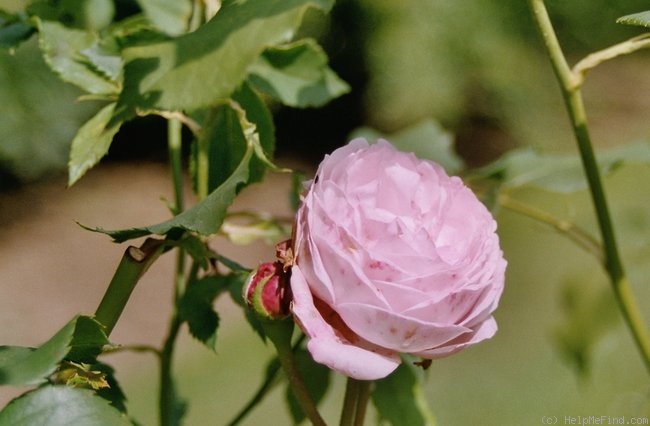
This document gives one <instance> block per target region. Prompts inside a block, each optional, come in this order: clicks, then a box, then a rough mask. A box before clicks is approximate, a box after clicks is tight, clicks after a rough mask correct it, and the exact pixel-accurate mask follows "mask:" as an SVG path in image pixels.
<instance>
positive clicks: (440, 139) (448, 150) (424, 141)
mask: <svg viewBox="0 0 650 426" xmlns="http://www.w3.org/2000/svg"><path fill="white" fill-rule="evenodd" d="M351 137H364V138H366V139H367V140H368V142H371V143H372V142H375V141H376V140H377V139H379V138H382V139H386V140H388V141H389V142H390V143H392V144H393V145H394V146H395V147H396V148H397V149H399V150H400V151H405V152H412V153H414V154H415V155H416V156H417V157H419V158H423V159H427V160H432V161H435V162H436V163H438V164H440V165H441V166H442V167H443V168H444V169H445V170H446V171H447V173H449V174H456V173H458V172H459V171H460V170H462V168H463V160H462V159H461V158H460V157H459V156H458V154H456V152H455V151H454V146H453V138H452V135H451V134H450V133H449V132H447V131H445V130H444V129H443V128H442V127H441V126H440V124H438V123H437V122H435V121H433V120H424V121H422V122H420V123H418V124H415V125H413V126H411V127H408V128H406V129H403V130H401V131H399V132H397V133H393V134H391V135H385V134H383V133H380V132H378V131H376V130H374V129H371V128H368V127H362V128H360V129H357V130H355V131H354V132H353V133H352V135H351Z"/></svg>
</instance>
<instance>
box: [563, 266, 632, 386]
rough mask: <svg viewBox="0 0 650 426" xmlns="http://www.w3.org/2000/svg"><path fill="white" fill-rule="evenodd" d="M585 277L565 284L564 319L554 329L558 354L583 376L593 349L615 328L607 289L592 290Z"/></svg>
mask: <svg viewBox="0 0 650 426" xmlns="http://www.w3.org/2000/svg"><path fill="white" fill-rule="evenodd" d="M585 283H588V281H585V279H584V277H576V278H575V279H570V280H567V281H566V282H565V283H564V284H563V286H562V288H561V299H560V306H561V308H562V311H563V314H564V315H563V316H562V317H563V318H562V319H561V321H560V322H558V323H557V325H556V326H555V327H554V329H553V337H554V343H555V345H556V346H557V348H558V349H559V350H560V353H561V354H562V355H563V356H564V357H565V358H566V359H567V360H568V361H569V362H570V363H571V364H572V365H573V366H574V367H575V368H576V370H577V372H578V373H579V374H580V375H582V376H585V375H587V374H588V373H589V371H590V367H591V358H592V353H593V349H594V347H595V345H596V344H597V343H598V342H599V341H600V339H601V338H602V337H603V336H604V335H605V334H606V333H607V332H608V331H611V330H612V328H614V326H615V325H616V324H617V322H618V319H619V316H618V310H617V308H616V302H615V300H614V298H613V297H612V292H611V290H610V289H609V288H604V287H603V288H598V289H594V287H593V286H588V285H585Z"/></svg>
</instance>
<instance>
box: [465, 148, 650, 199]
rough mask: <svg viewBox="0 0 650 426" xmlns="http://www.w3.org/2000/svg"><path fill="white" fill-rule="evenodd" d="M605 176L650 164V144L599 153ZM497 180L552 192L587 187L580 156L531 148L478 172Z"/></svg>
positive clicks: (598, 158) (516, 185)
mask: <svg viewBox="0 0 650 426" xmlns="http://www.w3.org/2000/svg"><path fill="white" fill-rule="evenodd" d="M597 161H598V165H599V167H600V171H601V173H602V174H603V175H608V174H610V173H612V172H614V171H615V170H617V169H618V168H619V167H621V166H623V165H624V164H638V163H647V164H650V144H648V143H647V142H637V143H633V144H629V145H626V146H623V147H618V148H614V149H610V150H607V151H601V152H598V153H597ZM477 174H478V175H479V176H485V177H491V178H495V179H497V180H498V181H499V183H500V184H501V186H502V187H503V188H516V187H521V186H525V185H531V186H535V187H538V188H542V189H545V190H548V191H553V192H560V193H571V192H576V191H580V190H582V189H585V188H587V180H586V178H585V175H584V171H583V168H582V163H581V161H580V158H579V157H578V155H577V154H575V155H556V154H542V153H540V152H538V151H535V150H534V149H531V148H525V149H521V150H516V151H511V152H509V153H507V154H505V155H504V156H503V157H502V158H501V159H499V160H497V161H496V162H495V163H493V164H491V165H489V166H486V167H484V168H482V169H480V170H478V171H477Z"/></svg>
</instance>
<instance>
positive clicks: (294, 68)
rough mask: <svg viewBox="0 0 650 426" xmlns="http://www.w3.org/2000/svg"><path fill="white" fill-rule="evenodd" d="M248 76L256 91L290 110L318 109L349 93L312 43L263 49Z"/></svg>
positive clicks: (346, 86) (323, 53) (307, 41)
mask: <svg viewBox="0 0 650 426" xmlns="http://www.w3.org/2000/svg"><path fill="white" fill-rule="evenodd" d="M249 73H250V76H249V81H250V82H251V83H252V84H253V85H255V87H256V88H258V89H259V90H261V91H263V92H265V93H267V94H269V95H270V96H273V97H274V98H276V99H278V100H279V101H281V102H282V103H284V104H286V105H289V106H293V107H299V108H305V107H318V106H322V105H324V104H326V103H327V102H329V101H331V100H332V99H334V98H336V97H338V96H341V95H343V94H344V93H347V92H349V91H350V87H349V86H348V85H347V84H346V83H345V82H344V81H343V80H341V79H340V78H339V77H338V76H337V75H336V74H335V73H334V72H333V71H332V70H331V69H330V68H329V67H328V65H327V55H326V54H325V52H324V51H323V49H322V48H321V47H320V46H319V45H318V44H317V43H316V42H315V41H314V40H300V41H297V42H295V43H292V44H289V45H286V46H281V47H271V48H268V49H266V50H265V51H264V53H263V54H262V55H261V56H260V57H259V58H258V60H257V61H256V62H255V63H254V64H253V65H252V66H251V67H250V68H249Z"/></svg>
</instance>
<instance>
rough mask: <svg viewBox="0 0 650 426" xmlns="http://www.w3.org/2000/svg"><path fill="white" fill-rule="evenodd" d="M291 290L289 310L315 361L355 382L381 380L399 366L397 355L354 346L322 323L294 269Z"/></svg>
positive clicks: (310, 296)
mask: <svg viewBox="0 0 650 426" xmlns="http://www.w3.org/2000/svg"><path fill="white" fill-rule="evenodd" d="M291 291H292V293H293V304H292V311H293V313H294V315H295V319H296V321H297V322H298V324H299V325H300V328H301V329H302V330H303V331H304V332H305V334H306V335H307V337H309V342H308V343H307V349H308V350H309V352H310V353H311V355H312V357H313V358H314V361H316V362H318V363H320V364H324V365H326V366H328V367H329V368H331V369H333V370H335V371H338V372H339V373H342V374H344V375H346V376H348V377H352V378H354V379H358V380H376V379H381V378H383V377H386V376H387V375H389V374H390V373H391V372H393V371H394V370H395V369H396V368H397V367H398V366H399V364H400V358H399V356H398V355H397V354H396V353H392V352H388V351H384V352H385V353H378V352H374V351H372V350H369V349H366V348H363V347H361V346H358V345H353V344H352V343H350V342H349V341H348V340H347V339H345V338H344V337H343V336H342V335H341V334H340V333H337V331H336V330H334V329H333V328H332V326H330V325H329V324H328V323H327V322H325V320H324V319H323V317H322V316H321V314H320V313H319V312H318V310H317V309H316V306H315V305H314V300H313V298H312V295H311V293H310V291H309V286H308V285H307V282H306V281H305V278H304V276H303V274H302V272H301V271H300V268H299V267H297V266H294V267H293V268H291Z"/></svg>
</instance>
